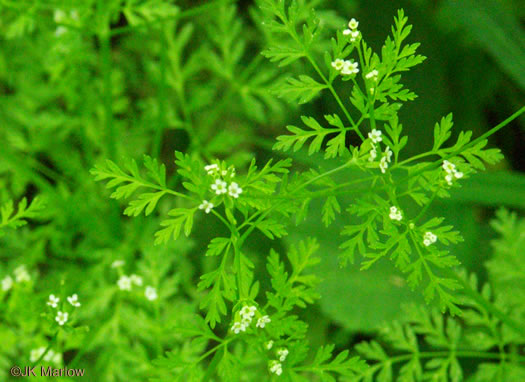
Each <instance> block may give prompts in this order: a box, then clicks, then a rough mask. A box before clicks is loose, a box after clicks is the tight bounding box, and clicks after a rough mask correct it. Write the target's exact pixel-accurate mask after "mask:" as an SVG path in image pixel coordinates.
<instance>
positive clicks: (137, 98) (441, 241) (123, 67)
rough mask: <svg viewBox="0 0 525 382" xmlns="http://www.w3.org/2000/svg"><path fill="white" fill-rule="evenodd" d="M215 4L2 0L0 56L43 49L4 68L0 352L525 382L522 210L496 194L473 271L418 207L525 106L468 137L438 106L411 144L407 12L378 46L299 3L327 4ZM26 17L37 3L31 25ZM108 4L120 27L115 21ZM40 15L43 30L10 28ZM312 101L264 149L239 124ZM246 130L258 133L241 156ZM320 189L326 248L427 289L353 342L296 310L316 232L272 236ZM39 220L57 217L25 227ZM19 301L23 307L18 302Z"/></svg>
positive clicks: (449, 187) (54, 358)
mask: <svg viewBox="0 0 525 382" xmlns="http://www.w3.org/2000/svg"><path fill="white" fill-rule="evenodd" d="M4 3H5V4H4ZM231 3H232V2H230V1H221V0H217V1H212V2H208V3H203V4H201V5H196V6H194V7H193V8H187V9H185V8H181V7H179V6H177V5H174V4H173V3H172V2H169V1H161V0H148V1H136V0H129V1H124V2H122V1H108V2H103V1H97V2H95V1H92V2H91V1H90V2H85V3H79V4H74V5H70V6H68V7H67V8H64V9H58V10H57V9H55V8H56V7H55V6H54V5H49V6H47V5H43V4H40V3H39V2H35V3H32V7H29V8H27V10H26V11H24V12H22V13H21V14H19V13H18V11H17V10H19V7H20V5H18V4H11V2H6V1H4V2H3V5H2V7H5V9H6V12H7V13H6V16H3V19H2V21H3V24H1V25H0V26H1V27H2V34H3V35H4V36H5V38H6V41H8V43H6V51H8V52H12V53H13V55H14V58H15V62H19V61H20V62H22V61H21V60H22V59H26V56H28V55H29V51H31V50H34V51H35V52H36V53H34V59H35V60H36V59H37V58H38V57H40V55H42V53H43V52H44V51H47V50H46V48H48V46H49V44H52V45H53V49H52V50H51V54H50V57H48V58H47V61H46V62H44V63H43V65H42V66H41V67H37V66H36V65H35V64H34V62H30V64H27V65H33V66H34V67H33V66H31V70H26V72H27V73H29V74H30V75H31V76H30V77H26V76H24V75H18V74H15V75H13V78H11V79H10V81H9V82H10V86H12V87H15V88H16V89H18V91H17V93H16V96H15V97H14V98H13V99H12V100H11V99H10V100H9V101H8V102H11V105H12V108H11V109H6V110H7V111H5V112H3V113H2V114H0V116H1V117H2V119H3V120H5V121H9V122H10V123H11V124H12V125H13V126H15V128H13V129H12V130H5V131H2V132H1V134H2V138H5V140H6V141H8V142H10V145H9V147H7V148H5V149H3V150H4V151H5V155H4V156H3V158H2V160H1V162H0V165H2V167H1V168H2V170H3V169H4V168H7V167H8V166H10V168H14V169H15V170H16V172H15V173H19V174H21V177H20V178H19V179H13V178H12V175H9V176H6V177H5V180H2V182H3V183H2V184H3V185H5V192H3V193H2V198H4V197H5V198H6V200H9V201H8V202H6V203H5V204H4V207H3V208H2V212H1V217H2V220H1V223H0V234H4V235H5V234H6V233H7V235H5V238H6V240H7V241H6V245H5V247H6V248H7V249H8V250H10V251H13V250H15V249H17V248H18V249H19V248H20V247H30V248H32V250H31V251H30V254H29V255H27V256H26V257H25V260H24V261H25V263H26V264H29V265H24V266H22V268H20V267H21V265H20V264H21V263H20V262H18V261H14V260H13V261H11V260H10V261H9V262H8V263H6V264H7V266H6V269H5V272H4V269H0V271H1V272H3V273H2V275H3V274H4V273H5V275H4V276H2V277H3V280H4V281H3V282H2V300H1V301H2V307H3V309H2V314H1V316H0V319H1V320H2V321H3V322H5V324H6V325H5V329H2V331H1V332H0V336H1V338H3V339H4V340H5V342H6V343H7V344H9V345H11V346H10V347H9V348H8V349H9V350H6V351H5V352H2V353H0V357H1V358H0V359H1V361H2V363H3V364H4V365H9V364H10V362H11V360H13V359H21V360H24V361H27V360H28V357H29V361H30V362H31V363H32V364H40V363H42V362H44V363H48V364H53V365H55V366H56V367H59V366H67V367H69V368H74V367H79V365H84V362H85V360H86V359H89V357H90V356H93V355H94V354H97V357H96V361H95V362H92V363H90V364H89V365H90V366H91V369H89V368H88V369H87V372H86V374H87V373H90V374H91V375H97V378H101V380H102V379H104V378H105V379H104V380H119V378H120V377H119V376H121V375H122V373H123V372H124V371H126V379H127V380H146V379H150V380H154V381H165V380H187V379H189V380H191V381H201V380H202V381H208V380H224V381H239V380H257V381H258V380H261V381H263V380H279V379H284V380H293V381H302V380H305V381H308V380H322V381H333V380H348V381H356V382H358V381H373V380H377V381H393V380H396V381H419V380H436V381H449V380H450V381H461V380H467V379H468V380H472V381H484V380H494V379H496V380H501V381H516V380H520V378H523V375H524V374H525V367H524V362H525V358H524V355H523V344H524V341H525V327H524V325H523V324H522V322H524V318H525V317H524V315H525V309H524V305H523V301H524V300H523V298H522V297H523V293H522V292H523V291H522V288H521V285H522V281H523V272H522V269H523V264H522V262H521V261H520V254H521V253H520V251H521V249H522V247H523V246H521V245H520V243H521V242H522V241H523V240H522V237H523V224H522V220H518V218H517V217H516V215H513V214H511V213H508V212H506V211H505V210H500V212H498V215H497V219H496V220H494V221H493V226H494V228H495V229H496V230H497V232H498V233H499V234H500V236H501V238H500V239H498V240H496V241H494V255H493V256H492V257H491V258H490V259H489V260H488V261H487V262H486V264H487V270H488V280H487V282H486V283H483V284H481V283H478V277H476V276H475V274H470V275H468V274H467V272H465V271H464V270H459V266H460V264H461V263H460V261H459V259H458V257H460V256H459V255H457V254H456V253H455V251H454V248H455V247H454V245H456V244H458V243H460V242H462V241H463V237H462V235H461V233H460V232H459V231H457V230H456V229H455V228H454V227H453V226H452V225H451V224H449V223H448V222H447V219H445V218H444V217H441V216H435V215H434V211H433V209H432V206H433V204H435V203H436V202H437V201H438V200H439V199H446V198H450V197H451V196H452V195H453V194H454V192H456V191H457V190H458V189H459V188H460V187H461V185H462V182H464V181H468V180H469V179H470V178H472V177H474V176H476V174H477V173H478V172H480V171H483V170H485V167H486V166H487V165H491V166H493V165H496V164H497V163H498V162H500V161H501V160H502V159H503V156H502V154H501V152H500V150H498V149H495V148H488V147H487V145H488V140H487V139H488V138H489V137H490V136H491V135H493V134H494V133H496V132H497V131H499V130H500V129H502V128H503V127H505V126H507V125H508V124H509V123H510V122H511V121H513V120H515V119H516V118H518V117H519V116H520V115H521V114H522V113H523V112H524V111H525V107H521V109H519V110H518V111H517V112H515V113H514V114H513V115H511V116H510V117H509V118H507V119H506V120H505V121H503V122H501V123H500V124H498V125H497V126H495V127H494V128H492V129H490V130H489V131H487V132H486V133H484V134H482V135H480V136H479V137H478V138H473V135H474V134H473V133H472V132H471V131H460V132H459V133H458V134H456V133H455V132H454V131H453V121H452V114H448V115H447V116H445V117H443V118H442V119H441V120H440V121H439V122H438V123H436V124H435V126H434V130H433V145H432V147H431V148H430V149H429V150H427V151H424V150H420V151H418V152H417V153H416V154H414V155H407V154H406V148H407V145H408V143H409V138H411V135H410V134H408V133H405V129H404V127H403V125H402V123H401V122H400V119H401V114H400V110H401V108H402V106H403V105H404V104H405V103H407V102H408V101H413V100H415V99H416V97H417V96H416V94H415V93H414V92H413V91H411V90H409V89H408V88H407V87H406V86H405V85H403V83H402V80H403V77H402V75H404V74H405V73H406V72H408V71H409V70H411V69H412V68H413V67H415V66H417V65H419V64H421V63H422V62H423V61H424V60H425V59H426V57H424V56H422V55H420V54H418V53H417V49H418V48H419V44H418V43H409V42H407V41H410V37H409V36H410V33H411V30H412V26H411V25H409V24H408V19H407V17H406V16H405V12H404V11H403V10H399V11H398V13H397V16H396V17H395V18H394V25H393V26H392V29H391V35H390V36H388V37H387V38H386V40H385V42H384V44H383V45H382V47H381V49H380V50H378V51H377V53H376V52H375V51H374V49H372V47H371V46H370V45H369V44H368V43H367V42H366V40H367V39H366V35H365V34H364V33H362V32H361V31H360V29H359V22H358V21H356V20H355V19H352V20H350V21H348V20H345V19H342V18H340V17H339V16H337V15H336V14H335V13H333V12H325V11H320V12H317V13H316V12H315V11H314V8H316V7H317V6H319V4H320V3H322V2H321V1H317V0H293V1H284V0H258V1H256V7H254V8H252V9H251V13H250V15H251V19H252V20H253V21H255V23H254V24H255V26H253V27H252V26H247V25H246V24H247V22H246V20H243V21H241V19H240V18H239V17H238V9H237V7H236V5H234V4H231ZM183 9H185V10H183ZM50 10H53V12H50ZM39 12H42V13H43V14H45V15H46V17H47V18H46V19H45V22H41V23H35V19H36V18H37V14H39ZM197 16H199V17H197ZM122 17H123V18H125V20H126V23H127V25H126V26H115V25H116V23H117V22H119V19H120V18H122ZM189 20H193V21H189ZM346 25H347V26H346ZM35 28H40V29H42V31H43V32H42V33H41V34H35V35H32V37H31V38H29V37H28V38H26V39H25V40H24V39H23V37H25V36H29V35H31V32H32V31H34V30H35ZM122 36H123V37H122ZM16 38H20V39H21V40H20V41H16V43H15V42H14V41H15V40H16ZM119 38H123V41H124V42H122V44H121V45H119V47H120V50H119V52H118V53H119V54H116V53H115V52H114V51H112V46H113V45H114V44H115V43H116V41H117V39H119ZM50 39H53V40H51V41H52V42H49V41H50ZM145 39H151V44H148V45H147V46H142V45H141V43H143V42H144V40H145ZM9 41H11V42H12V43H9ZM93 41H96V44H95V43H93ZM17 44H18V45H17ZM19 45H20V46H23V48H24V55H22V54H20V55H19V54H18V53H17V51H16V49H20V48H19ZM259 51H262V55H261V54H259ZM94 57H97V58H98V59H99V61H97V60H95V59H94ZM263 57H266V59H267V60H264V59H263ZM115 63H116V64H118V65H115V66H113V64H115ZM139 68H140V69H139ZM284 70H288V72H284ZM137 73H144V79H141V78H140V76H134V74H137ZM86 84H89V85H87V86H88V88H87V89H84V88H83V87H84V86H86ZM52 85H53V86H52ZM27 87H34V88H36V89H37V90H39V92H37V96H29V95H28V93H27V92H25V91H23V90H24V89H26V88H27ZM78 94H82V95H83V96H85V98H81V97H78ZM94 94H102V97H101V99H98V98H97V97H96V96H94ZM328 98H330V100H331V101H330V102H331V103H330V104H329V105H330V106H331V107H333V109H331V110H330V111H329V112H328V113H327V114H324V112H323V113H322V114H323V115H321V116H320V115H318V114H319V113H315V112H314V111H313V110H315V109H313V108H309V106H307V105H305V106H303V107H304V108H305V109H301V111H303V110H305V111H307V114H310V115H303V116H301V117H300V118H299V119H298V120H297V121H296V122H294V124H293V125H288V126H287V127H286V130H287V131H286V133H285V134H283V135H279V136H277V138H276V141H275V142H272V143H271V144H268V141H267V140H265V139H264V138H261V137H260V136H258V135H257V134H256V133H255V132H254V129H253V128H251V126H262V125H267V126H272V125H276V126H280V125H282V124H283V123H286V122H285V121H286V118H287V114H289V113H294V112H295V110H297V105H303V104H311V103H313V102H316V100H319V99H322V100H324V99H328ZM8 102H6V103H8ZM48 104H52V105H53V106H52V107H51V108H49V107H48ZM40 110H45V113H41V112H40ZM129 116H133V117H129ZM223 118H227V126H225V127H224V128H223V129H218V128H217V127H216V126H217V125H220V122H221V119H223ZM35 127H42V129H43V132H42V133H41V132H40V131H39V130H38V131H37V130H36V129H35ZM277 131H280V129H279V130H277ZM57 134H60V136H61V138H63V142H62V141H60V140H57V139H56V136H57ZM453 135H454V138H453ZM68 144H75V145H78V146H79V147H78V151H75V152H74V154H72V153H71V150H70V149H69V148H68ZM257 145H259V146H261V147H264V146H266V147H268V146H271V147H272V148H273V151H272V152H265V153H264V154H263V155H257V159H254V158H253V157H254V155H253V154H254V151H256V150H257V148H256V147H257ZM306 149H307V150H306ZM173 152H175V155H174V156H175V158H174V163H173V160H172V159H171V158H172V155H173V154H172V153H173ZM42 153H43V154H42ZM39 155H43V156H44V158H43V159H42V158H39ZM70 156H71V157H70ZM137 157H142V158H143V160H142V161H141V162H139V163H140V164H138V163H137V161H136V160H135V159H132V158H137ZM35 158H36V159H35ZM125 158H129V159H125ZM46 162H49V163H52V164H53V166H47V165H46V164H45V163H46ZM296 163H299V165H296ZM173 165H175V167H173ZM50 167H51V168H50ZM88 170H89V172H90V173H91V175H92V176H91V177H89V176H87V171H88ZM79 174H80V175H79ZM93 180H95V181H99V182H104V183H105V186H106V188H107V189H109V190H110V191H111V194H110V195H109V197H110V198H111V199H114V201H112V202H111V203H107V201H106V200H105V198H106V195H105V192H103V191H102V189H101V188H100V187H98V184H96V183H95V182H93ZM30 186H31V187H34V186H36V187H37V188H38V190H39V191H40V192H41V193H42V194H43V196H45V198H46V201H47V207H44V205H43V203H42V202H41V200H42V199H40V198H35V199H33V201H32V202H31V203H30V204H29V205H28V203H27V202H26V199H21V202H20V203H19V204H18V208H17V212H15V211H14V208H13V202H11V201H10V200H11V199H12V197H11V196H10V195H13V194H14V195H19V194H24V192H23V191H22V190H26V189H27V188H28V187H30ZM349 198H351V199H350V200H351V201H350V202H349ZM123 204H124V205H125V207H124V208H123V209H122V208H121V206H122V205H123ZM316 208H319V209H320V216H321V221H322V223H323V224H324V226H326V227H329V229H332V230H334V231H340V232H337V233H338V234H340V236H341V238H340V239H339V238H336V237H338V236H336V235H333V236H332V237H331V241H337V242H338V244H337V245H338V247H339V248H340V251H339V263H340V265H341V266H342V267H353V266H355V265H354V264H355V263H356V262H357V261H360V269H361V270H362V271H364V272H366V271H368V270H370V269H374V267H376V266H378V264H380V263H384V262H388V261H390V262H391V263H392V264H393V265H394V267H395V271H396V275H397V276H401V277H402V279H401V280H402V281H403V280H404V281H403V282H406V283H407V285H408V286H409V287H410V289H412V290H415V291H417V292H418V293H422V295H423V298H424V300H425V301H426V303H427V305H428V306H420V305H415V304H410V305H407V306H406V308H405V314H404V316H403V319H402V320H401V322H399V321H393V322H388V323H386V324H385V325H384V326H383V328H382V330H381V331H380V335H379V336H378V338H377V339H375V340H371V341H365V342H361V343H359V344H357V345H355V346H350V347H349V348H347V347H348V346H347V345H345V346H344V348H347V349H344V348H342V346H341V343H337V344H331V343H330V341H325V338H321V339H318V338H317V339H316V338H315V336H313V335H312V330H315V326H316V319H315V317H314V318H312V317H310V316H309V314H311V313H309V312H311V310H312V309H313V308H312V306H315V304H316V302H317V301H318V300H319V299H320V298H322V297H321V295H320V293H319V285H320V283H321V282H322V278H323V277H330V275H329V274H328V275H319V274H318V272H317V271H316V269H317V267H318V264H319V262H320V261H321V259H320V253H322V252H323V250H324V248H323V241H322V240H320V239H319V238H316V237H306V235H305V237H302V238H301V239H299V240H295V237H294V235H291V237H292V238H291V239H289V241H288V243H291V244H289V245H287V248H283V245H282V244H283V243H284V241H283V238H284V237H285V236H287V235H288V234H289V233H290V232H291V231H293V226H294V224H295V225H296V226H298V227H299V229H300V227H301V226H302V225H303V224H304V223H305V221H306V220H308V219H309V217H311V216H313V215H314V214H315V212H316V211H315V209H316ZM121 213H122V214H123V215H125V216H126V218H123V217H121V216H120V215H121ZM37 218H41V219H42V220H50V221H52V222H53V223H52V224H46V223H43V224H39V223H35V224H33V225H32V226H31V227H22V225H23V224H24V223H26V220H27V219H37ZM338 223H340V224H339V225H338ZM20 227H21V228H22V229H20V230H18V231H13V230H12V229H13V228H20ZM26 228H27V229H26ZM334 233H335V232H334ZM10 237H12V241H11V240H10ZM17 240H18V241H17ZM254 242H261V243H266V244H264V245H263V244H261V247H259V248H254V247H255V246H254ZM203 243H204V244H203ZM202 254H204V256H202ZM71 262H72V263H71ZM38 264H40V265H42V264H50V265H51V266H53V267H56V268H58V269H60V270H61V272H59V273H56V274H53V273H52V272H48V271H47V270H46V268H45V267H42V266H40V268H39V269H38V271H37V266H38ZM28 266H29V267H31V266H34V268H31V269H32V270H31V272H28V271H27V268H26V267H28ZM15 267H18V268H15ZM11 269H15V270H14V271H11ZM13 272H14V273H13ZM30 273H31V274H30ZM40 273H41V274H42V275H40ZM79 273H80V274H82V279H83V282H82V283H76V282H75V280H76V279H77V278H78V276H77V275H78V274H79ZM11 274H13V275H14V278H13V277H12V276H11ZM19 275H22V276H19ZM46 285H50V286H53V287H52V288H49V287H47V286H46ZM90 291H91V292H90ZM92 291H96V293H94V292H92ZM509 291H513V292H512V293H509ZM33 296H38V298H35V300H36V301H38V304H37V305H35V308H32V310H31V311H28V310H25V309H24V308H23V307H24V306H27V305H28V304H29V302H30V301H32V299H33ZM79 296H80V297H79ZM84 296H88V297H84ZM46 300H47V303H46ZM79 301H80V303H79ZM46 304H47V306H46ZM59 305H60V306H59ZM358 308H359V307H357V309H358ZM17 311H23V312H24V314H23V315H22V316H21V317H20V318H17V319H16V320H13V319H12V316H13V315H14V314H15V312H17ZM312 324H313V325H312ZM312 326H313V328H312ZM88 331H89V332H88ZM13 333H16V336H22V335H25V336H26V338H27V339H26V340H24V341H21V342H19V343H17V341H16V340H15V338H17V337H16V336H15V334H13ZM108 340H110V341H111V344H112V345H111V346H108V345H107V342H108ZM380 342H382V343H384V345H381V344H380ZM336 345H337V349H336ZM29 349H32V352H31V353H30V352H29V351H28V350H29ZM67 350H73V354H72V355H70V356H68V357H67V359H66V356H65V355H63V356H62V357H63V358H61V357H60V355H61V354H62V353H64V354H65V352H66V351H67ZM20 354H22V356H20ZM465 360H467V361H468V360H475V364H474V365H473V366H472V367H470V365H469V367H468V368H467V367H465V365H466V362H465ZM131 366H133V367H132V368H131ZM464 369H465V371H463V370H464ZM0 375H2V374H0Z"/></svg>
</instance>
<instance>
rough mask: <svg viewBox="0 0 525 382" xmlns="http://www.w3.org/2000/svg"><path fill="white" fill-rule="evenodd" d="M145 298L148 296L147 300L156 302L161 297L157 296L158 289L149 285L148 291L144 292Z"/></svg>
mask: <svg viewBox="0 0 525 382" xmlns="http://www.w3.org/2000/svg"><path fill="white" fill-rule="evenodd" d="M144 296H146V298H147V299H148V300H149V301H154V300H156V299H157V298H158V297H159V296H158V295H157V289H155V288H154V287H152V286H149V285H148V286H147V287H146V290H145V291H144Z"/></svg>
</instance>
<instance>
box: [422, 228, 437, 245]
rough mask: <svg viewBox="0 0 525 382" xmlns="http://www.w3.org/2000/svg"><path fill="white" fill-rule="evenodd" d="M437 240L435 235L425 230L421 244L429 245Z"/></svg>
mask: <svg viewBox="0 0 525 382" xmlns="http://www.w3.org/2000/svg"><path fill="white" fill-rule="evenodd" d="M436 241H437V236H436V235H434V234H433V233H432V232H430V231H427V232H425V235H424V236H423V244H425V246H427V247H428V246H429V245H431V244H434V243H435V242H436Z"/></svg>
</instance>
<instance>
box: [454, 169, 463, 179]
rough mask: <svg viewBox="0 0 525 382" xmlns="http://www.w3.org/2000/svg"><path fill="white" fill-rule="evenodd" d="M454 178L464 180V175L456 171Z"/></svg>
mask: <svg viewBox="0 0 525 382" xmlns="http://www.w3.org/2000/svg"><path fill="white" fill-rule="evenodd" d="M454 176H455V177H456V179H461V178H463V173H462V172H461V171H456V172H455V173H454Z"/></svg>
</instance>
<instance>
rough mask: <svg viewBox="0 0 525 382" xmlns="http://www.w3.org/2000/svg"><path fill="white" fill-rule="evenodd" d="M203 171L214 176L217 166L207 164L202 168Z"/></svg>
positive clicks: (217, 169)
mask: <svg viewBox="0 0 525 382" xmlns="http://www.w3.org/2000/svg"><path fill="white" fill-rule="evenodd" d="M204 170H205V171H206V172H207V173H208V175H215V174H216V173H217V172H218V171H219V166H218V165H216V164H215V163H214V164H209V165H207V166H204Z"/></svg>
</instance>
